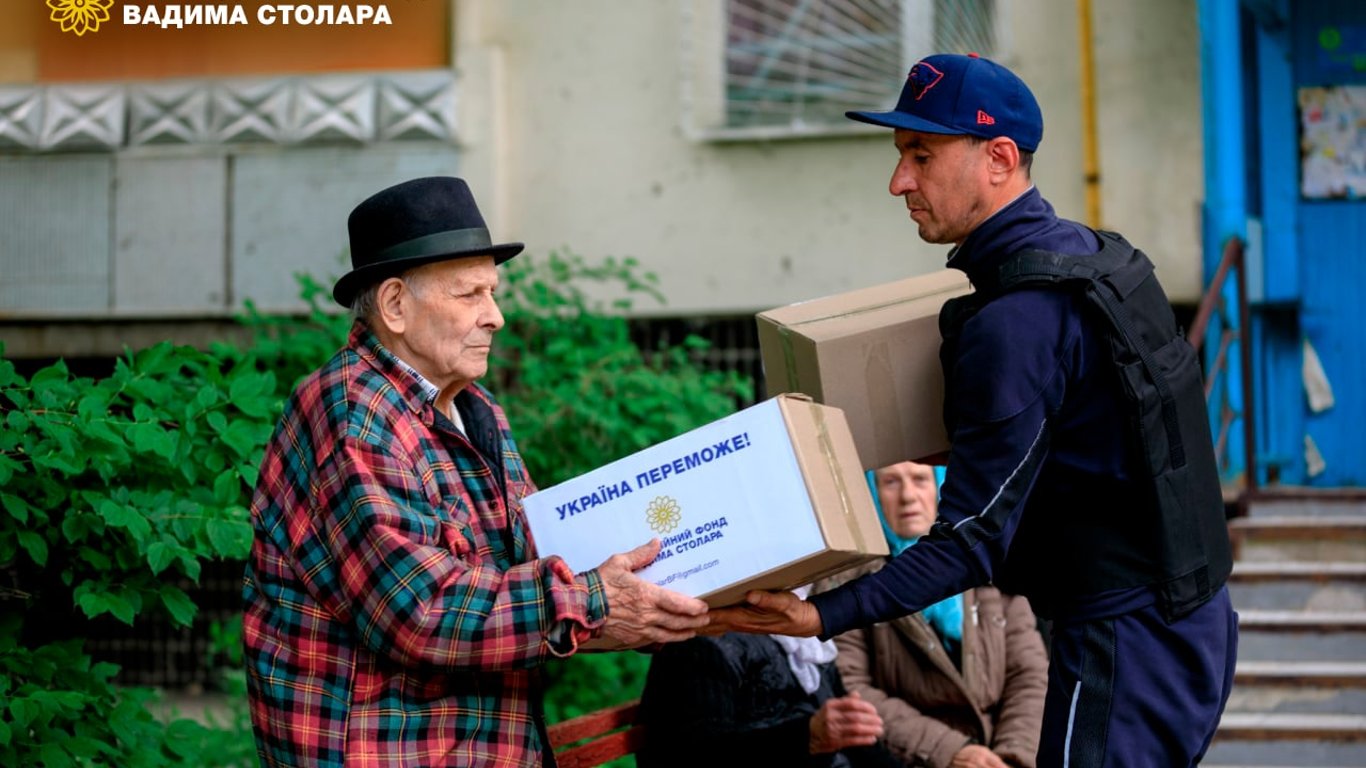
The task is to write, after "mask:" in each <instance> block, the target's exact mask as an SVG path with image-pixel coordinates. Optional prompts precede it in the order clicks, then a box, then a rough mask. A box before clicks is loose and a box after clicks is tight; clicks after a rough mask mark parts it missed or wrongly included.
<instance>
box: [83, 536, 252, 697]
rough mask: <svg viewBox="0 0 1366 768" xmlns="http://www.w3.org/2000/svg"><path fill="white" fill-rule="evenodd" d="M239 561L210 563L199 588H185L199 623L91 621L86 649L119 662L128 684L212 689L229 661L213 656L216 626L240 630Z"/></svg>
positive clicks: (153, 618) (149, 617)
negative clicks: (127, 623) (181, 624)
mask: <svg viewBox="0 0 1366 768" xmlns="http://www.w3.org/2000/svg"><path fill="white" fill-rule="evenodd" d="M245 567H246V566H245V563H242V562H239V561H220V562H206V563H205V564H204V569H203V571H202V572H201V573H200V578H199V586H197V587H190V585H189V584H188V582H187V583H186V584H182V585H181V587H182V588H185V589H186V590H187V592H188V594H189V596H190V599H191V600H193V601H194V602H195V604H196V605H198V606H199V611H198V613H196V614H195V618H194V623H193V624H191V625H190V626H189V627H175V626H172V625H171V622H170V620H169V619H166V618H164V617H162V616H160V615H155V614H145V615H140V616H138V618H137V620H136V621H135V622H134V624H133V626H131V627H129V626H127V625H126V624H122V623H120V622H118V621H115V620H113V619H110V618H101V619H98V620H96V621H93V622H89V627H88V629H87V632H88V634H87V637H89V638H90V639H89V641H88V642H87V643H86V651H87V652H88V653H89V654H90V655H91V656H92V657H93V658H94V659H95V660H96V661H109V662H113V663H115V664H118V665H119V667H120V668H121V669H120V671H119V676H118V681H119V682H120V683H121V684H123V685H150V686H157V687H160V688H167V689H182V690H183V689H191V690H193V689H200V690H204V689H212V688H214V687H215V685H216V684H217V682H218V677H219V672H220V671H221V669H222V668H223V665H224V664H226V663H227V660H226V659H223V658H215V656H214V655H213V641H212V638H213V627H214V625H215V623H217V624H218V625H220V626H223V627H233V628H234V631H235V627H236V626H237V625H238V624H239V622H240V621H241V618H242V572H243V569H244V568H245Z"/></svg>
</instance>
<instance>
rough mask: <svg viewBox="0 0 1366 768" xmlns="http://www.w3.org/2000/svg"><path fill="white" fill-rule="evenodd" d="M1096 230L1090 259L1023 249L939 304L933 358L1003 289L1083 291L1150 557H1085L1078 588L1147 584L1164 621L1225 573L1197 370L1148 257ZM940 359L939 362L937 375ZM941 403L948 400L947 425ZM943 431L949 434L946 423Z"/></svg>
mask: <svg viewBox="0 0 1366 768" xmlns="http://www.w3.org/2000/svg"><path fill="white" fill-rule="evenodd" d="M1097 234H1099V235H1100V241H1101V245H1102V247H1101V250H1100V251H1099V252H1097V253H1095V254H1092V255H1089V256H1070V255H1066V254H1061V253H1053V252H1050V251H1042V250H1028V251H1023V252H1021V253H1019V254H1016V255H1014V256H1012V257H1011V258H1010V260H1009V261H1007V262H1006V263H1005V264H1003V265H1002V266H1001V267H999V268H998V269H997V270H995V271H994V272H992V273H990V274H989V275H987V276H986V277H985V278H984V279H983V280H982V281H981V283H980V284H977V285H976V292H975V293H972V294H969V295H967V296H963V297H960V298H957V299H951V300H950V301H949V302H947V303H946V304H945V306H944V309H943V310H942V311H941V313H940V316H939V323H940V330H941V331H942V333H943V336H944V348H943V351H944V353H945V354H946V355H950V356H951V355H952V354H953V349H954V347H955V344H956V340H957V337H958V334H959V332H960V331H961V330H962V327H963V324H964V323H965V322H967V320H968V318H970V317H971V316H972V315H973V314H975V313H976V312H977V310H978V309H980V308H981V307H982V306H984V305H985V304H986V303H987V302H989V301H991V300H992V299H995V298H996V297H998V296H1000V295H1002V294H1004V293H1006V292H1008V291H1011V290H1014V289H1017V288H1022V287H1026V286H1029V287H1038V286H1057V287H1058V288H1060V289H1064V290H1069V289H1070V290H1075V291H1078V292H1080V293H1082V294H1083V295H1084V296H1085V298H1086V304H1087V306H1088V308H1089V309H1090V310H1093V313H1094V315H1095V317H1096V319H1098V320H1100V321H1101V323H1102V326H1103V328H1104V334H1105V338H1106V339H1107V341H1108V347H1109V350H1110V356H1111V360H1112V361H1113V363H1114V365H1115V368H1116V371H1117V374H1118V379H1119V382H1120V389H1121V390H1122V401H1123V403H1124V404H1125V406H1126V411H1127V413H1126V422H1127V424H1128V437H1129V442H1130V452H1131V453H1130V455H1132V456H1137V457H1141V459H1142V460H1141V461H1140V462H1139V464H1140V466H1136V467H1134V471H1135V472H1136V473H1137V474H1136V480H1137V482H1138V485H1139V486H1140V487H1141V488H1143V489H1144V491H1145V497H1146V498H1145V499H1144V502H1145V503H1144V504H1143V508H1144V509H1147V510H1150V513H1151V515H1152V524H1153V525H1154V526H1155V527H1156V534H1157V535H1156V537H1155V541H1156V542H1157V544H1156V546H1157V550H1158V551H1157V552H1155V553H1153V555H1154V557H1153V560H1154V563H1153V565H1154V569H1155V570H1154V571H1153V572H1149V573H1139V572H1137V571H1133V570H1128V569H1131V568H1132V566H1126V565H1123V564H1116V563H1113V562H1107V560H1108V558H1093V559H1092V561H1091V562H1088V563H1087V565H1086V566H1085V568H1086V569H1087V570H1088V572H1085V573H1081V574H1078V578H1079V579H1080V580H1081V584H1079V585H1078V586H1079V587H1080V588H1081V589H1082V591H1083V593H1086V591H1087V590H1086V585H1088V584H1094V585H1107V586H1113V585H1115V584H1124V585H1128V586H1139V585H1146V584H1151V585H1153V586H1154V587H1155V588H1156V589H1157V591H1158V593H1159V596H1160V597H1159V601H1160V607H1161V610H1162V612H1163V615H1164V617H1165V618H1166V619H1167V620H1168V621H1174V620H1175V619H1178V618H1180V617H1182V616H1185V615H1186V614H1188V613H1190V612H1191V611H1193V610H1194V609H1195V608H1197V607H1199V606H1200V605H1202V604H1203V603H1204V602H1205V601H1206V600H1208V599H1209V598H1210V597H1212V596H1213V595H1214V593H1215V592H1217V591H1218V590H1219V588H1220V587H1221V586H1222V585H1223V584H1224V582H1225V581H1226V580H1227V579H1228V575H1229V572H1230V570H1232V567H1233V561H1232V553H1231V549H1230V546H1229V538H1228V526H1227V522H1226V521H1225V518H1224V504H1223V494H1222V491H1221V489H1220V485H1219V473H1218V468H1217V466H1216V462H1215V457H1214V445H1213V441H1212V440H1211V438H1210V428H1209V420H1208V413H1207V410H1206V407H1205V394H1204V388H1203V386H1202V384H1201V373H1200V366H1199V364H1198V361H1197V360H1196V355H1195V350H1194V349H1193V348H1192V347H1191V345H1190V344H1189V343H1188V342H1187V341H1186V338H1185V336H1184V335H1183V334H1182V333H1181V332H1180V331H1179V330H1178V328H1177V326H1176V319H1175V317H1174V316H1173V314H1172V310H1171V304H1170V302H1168V300H1167V295H1166V293H1165V292H1164V291H1163V290H1162V287H1161V286H1160V285H1159V284H1158V282H1157V278H1156V276H1155V275H1154V274H1153V264H1152V262H1151V261H1149V260H1148V257H1147V256H1144V255H1143V253H1142V252H1141V251H1139V250H1136V249H1135V248H1134V247H1133V246H1132V245H1130V244H1129V243H1128V242H1127V241H1125V240H1124V238H1122V237H1120V236H1119V235H1117V234H1114V233H1111V232H1098V233H1097ZM950 362H951V361H950V359H949V358H948V357H946V359H945V370H948V365H949V363H950ZM951 397H952V393H947V394H946V408H945V419H946V421H948V420H949V415H948V413H949V408H948V407H947V402H948V401H949V398H951ZM948 426H949V433H950V434H952V433H953V428H954V425H953V424H952V423H950V424H948ZM1107 535H1110V536H1114V535H1118V534H1117V533H1114V532H1111V533H1106V529H1104V528H1099V529H1096V531H1095V536H1097V537H1104V536H1107ZM1097 543H1098V544H1100V543H1102V542H1097ZM1113 544H1120V542H1113ZM1097 549H1098V550H1099V551H1109V550H1110V549H1111V547H1108V546H1098V547H1097ZM1097 561H1098V562H1097Z"/></svg>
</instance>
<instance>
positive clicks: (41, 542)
mask: <svg viewBox="0 0 1366 768" xmlns="http://www.w3.org/2000/svg"><path fill="white" fill-rule="evenodd" d="M19 546H21V547H23V548H24V551H25V552H28V556H29V557H30V558H31V559H32V560H33V562H34V563H36V564H37V565H47V541H46V540H45V539H44V538H43V537H42V536H40V535H38V534H37V533H34V532H33V531H20V532H19Z"/></svg>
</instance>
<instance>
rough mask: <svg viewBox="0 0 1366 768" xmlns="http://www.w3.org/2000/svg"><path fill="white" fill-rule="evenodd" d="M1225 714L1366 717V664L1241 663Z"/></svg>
mask: <svg viewBox="0 0 1366 768" xmlns="http://www.w3.org/2000/svg"><path fill="white" fill-rule="evenodd" d="M1225 711H1226V712H1228V713H1230V714H1232V713H1250V712H1261V713H1268V712H1279V713H1302V714H1313V713H1320V714H1351V715H1366V661H1354V662H1329V663H1324V662H1302V661H1295V662H1291V661H1264V662H1257V661H1239V662H1238V669H1237V672H1236V673H1235V675H1234V683H1233V694H1232V695H1231V696H1230V697H1229V701H1228V706H1227V707H1226V709H1225Z"/></svg>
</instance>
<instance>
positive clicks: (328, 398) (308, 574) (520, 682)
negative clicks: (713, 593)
mask: <svg viewBox="0 0 1366 768" xmlns="http://www.w3.org/2000/svg"><path fill="white" fill-rule="evenodd" d="M348 227H349V230H350V236H351V259H352V264H353V267H354V269H353V270H352V271H351V272H350V273H348V274H347V275H345V276H344V277H342V278H341V280H339V281H338V282H337V284H336V287H335V288H334V290H333V296H334V298H335V299H336V300H337V301H338V302H339V303H341V304H343V305H346V306H350V307H351V308H352V310H353V312H354V314H355V316H356V322H355V326H354V328H353V330H352V333H351V337H350V339H349V341H348V343H347V345H346V348H344V349H342V350H341V351H340V352H338V353H337V354H336V355H335V356H334V357H333V358H332V359H331V360H330V361H329V362H328V363H327V364H326V365H324V366H323V367H322V368H321V369H319V370H318V371H316V372H314V373H313V374H312V375H311V376H309V377H308V378H306V379H305V380H304V381H303V382H302V383H300V385H299V387H298V389H297V390H296V391H295V392H294V394H293V396H292V397H291V398H290V400H289V403H288V405H287V406H286V409H285V412H284V415H283V417H282V418H281V420H280V424H279V426H278V428H277V429H276V432H275V435H274V438H273V439H272V440H271V442H270V445H269V446H268V447H267V450H266V455H265V459H264V461H263V462H262V467H261V474H260V480H259V482H258V483H257V487H256V492H255V497H254V499H253V501H252V510H251V511H252V522H253V526H254V529H255V538H254V541H253V543H252V549H251V559H250V561H249V563H248V566H247V572H246V577H245V587H244V597H245V603H246V610H245V620H244V633H245V643H246V655H247V672H248V675H247V679H248V691H249V695H250V700H251V715H252V723H253V725H254V727H255V731H256V741H257V751H258V753H259V755H260V757H261V760H262V762H263V763H264V764H266V765H271V766H275V765H289V766H300V765H318V766H341V765H343V764H345V765H348V766H349V765H361V766H371V765H393V766H437V765H462V766H465V765H506V766H513V765H516V766H523V765H540V764H549V765H553V764H554V757H553V754H552V753H551V751H550V747H549V744H548V741H547V739H546V735H545V726H544V721H543V717H542V714H541V683H540V676H539V669H540V667H541V666H542V665H543V664H544V663H545V662H546V660H547V659H548V658H549V657H551V656H567V655H569V654H572V653H573V652H574V651H575V650H576V649H577V648H578V647H579V645H580V643H582V642H584V641H586V640H588V639H590V638H597V637H602V638H603V639H604V641H610V643H611V644H613V645H617V646H626V647H634V646H640V645H644V644H650V643H658V642H668V641H674V640H682V639H686V638H688V637H691V636H692V635H693V634H694V630H695V629H696V628H697V627H699V626H701V625H703V624H705V622H706V618H705V613H706V605H705V604H704V603H702V602H700V601H698V600H693V599H691V598H687V597H684V596H682V595H679V594H677V593H674V592H669V591H667V590H664V589H661V588H659V587H657V586H655V585H653V584H649V583H647V582H645V581H643V580H641V579H640V578H638V577H637V576H635V574H634V573H633V571H635V570H636V569H639V568H641V567H644V566H645V565H646V564H648V563H649V562H650V561H651V560H652V559H653V558H654V556H655V554H656V553H657V551H658V546H659V545H658V542H657V541H655V542H650V543H648V544H644V545H642V546H640V547H639V548H637V549H635V550H632V551H631V552H627V553H624V554H618V555H615V556H613V557H611V558H609V559H608V560H607V561H606V562H604V563H603V564H602V565H601V566H599V567H598V568H596V569H594V570H591V571H587V572H584V573H579V574H575V573H573V572H571V571H570V569H569V567H568V566H567V565H566V564H565V563H564V561H563V560H561V559H560V558H558V557H555V556H548V555H542V554H540V553H537V552H536V548H535V543H534V542H533V541H531V539H530V536H529V533H528V529H527V524H526V518H525V516H524V514H523V512H522V503H521V502H522V498H523V497H525V496H526V495H527V494H529V493H531V492H533V491H534V490H535V487H534V486H533V484H532V481H531V478H530V477H529V476H528V474H527V470H526V466H525V465H524V464H523V462H522V459H521V457H520V455H519V454H518V452H517V445H516V443H515V442H514V441H513V439H512V434H511V432H510V430H509V428H508V423H507V420H506V418H505V417H504V415H503V412H502V410H501V409H500V408H499V407H498V405H497V404H496V403H495V402H494V400H493V397H492V396H491V395H490V394H489V393H488V391H487V390H485V389H484V388H483V387H481V386H479V385H478V384H477V383H476V380H477V379H479V378H480V377H481V376H483V375H484V373H485V371H486V370H487V367H488V356H489V349H490V345H491V343H492V341H493V336H494V334H495V333H496V332H497V331H498V329H499V328H501V327H502V326H503V316H502V315H501V314H500V312H499V310H498V304H497V301H496V300H495V291H496V289H497V287H498V271H497V269H496V265H497V264H499V263H501V262H503V261H506V260H507V259H510V258H512V257H513V256H514V255H516V254H517V253H518V252H519V251H521V249H522V245H521V244H520V243H508V244H499V245H495V244H493V243H492V242H491V241H490V238H489V234H488V230H487V229H486V228H485V226H484V221H483V218H482V217H481V216H480V214H479V210H478V208H477V206H476V205H475V201H474V198H473V196H472V195H471V193H470V191H469V189H468V187H467V186H466V185H465V183H464V182H463V181H461V180H460V179H454V178H425V179H417V180H414V181H410V182H406V183H403V184H399V185H397V186H394V187H391V188H389V189H386V190H383V191H381V192H379V193H378V194H376V195H374V196H373V197H371V198H369V199H368V200H366V201H365V202H363V203H361V204H360V205H359V206H357V208H356V209H355V210H354V211H353V212H352V213H351V217H350V219H349V222H348Z"/></svg>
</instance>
